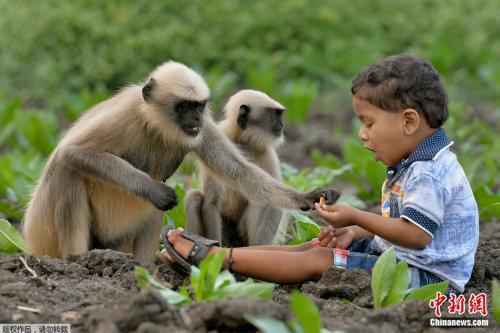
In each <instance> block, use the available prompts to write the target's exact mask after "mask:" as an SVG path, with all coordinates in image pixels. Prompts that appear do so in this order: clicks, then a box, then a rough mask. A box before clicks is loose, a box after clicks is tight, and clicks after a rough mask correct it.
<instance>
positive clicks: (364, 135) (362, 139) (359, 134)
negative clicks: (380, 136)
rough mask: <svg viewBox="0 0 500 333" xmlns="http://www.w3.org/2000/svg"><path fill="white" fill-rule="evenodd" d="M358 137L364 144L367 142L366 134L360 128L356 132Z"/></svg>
mask: <svg viewBox="0 0 500 333" xmlns="http://www.w3.org/2000/svg"><path fill="white" fill-rule="evenodd" d="M358 137H359V138H360V140H361V141H363V142H365V141H367V140H368V135H367V134H366V131H365V128H364V127H363V126H361V127H360V128H359V131H358Z"/></svg>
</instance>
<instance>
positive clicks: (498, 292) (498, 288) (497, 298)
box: [491, 280, 500, 324]
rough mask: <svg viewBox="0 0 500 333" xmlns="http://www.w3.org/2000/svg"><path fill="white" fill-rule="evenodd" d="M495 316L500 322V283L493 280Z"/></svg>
mask: <svg viewBox="0 0 500 333" xmlns="http://www.w3.org/2000/svg"><path fill="white" fill-rule="evenodd" d="M491 289H492V290H491V294H492V300H491V302H492V308H493V318H495V320H496V321H497V323H499V324H500V284H499V283H498V281H497V280H493V282H492V287H491Z"/></svg>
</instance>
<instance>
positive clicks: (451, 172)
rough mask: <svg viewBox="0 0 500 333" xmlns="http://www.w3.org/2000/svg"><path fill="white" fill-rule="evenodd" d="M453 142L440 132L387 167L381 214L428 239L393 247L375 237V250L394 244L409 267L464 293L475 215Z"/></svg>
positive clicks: (474, 246)
mask: <svg viewBox="0 0 500 333" xmlns="http://www.w3.org/2000/svg"><path fill="white" fill-rule="evenodd" d="M452 144H453V142H450V141H449V140H448V137H447V136H446V133H445V131H444V129H442V128H440V129H438V130H437V131H436V132H434V133H433V134H432V135H431V136H429V137H428V138H426V139H425V140H424V141H422V142H421V143H420V144H419V145H418V146H417V148H416V149H415V151H414V152H413V153H411V154H410V155H409V156H408V158H407V159H404V160H402V161H401V162H400V163H398V165H396V166H395V167H390V168H388V169H387V179H386V181H385V182H384V185H383V186H382V203H381V205H382V215H383V216H386V217H394V218H402V219H404V220H406V221H408V222H410V223H413V224H415V225H416V226H417V227H419V228H420V229H422V230H423V231H424V232H426V233H427V234H429V236H431V238H432V240H431V242H430V243H429V244H428V245H427V246H426V247H425V248H423V249H420V250H414V249H408V248H405V247H402V246H396V245H394V244H392V243H390V242H388V241H386V240H384V239H383V238H381V237H378V236H375V238H374V242H373V243H374V245H375V247H376V248H378V250H379V251H384V250H386V249H388V248H389V247H390V246H394V248H395V250H396V256H397V257H398V258H399V259H401V260H405V261H406V262H408V264H410V265H412V266H415V267H418V268H421V269H424V270H426V271H429V272H431V273H433V274H435V275H437V276H438V277H440V278H442V279H445V280H448V281H449V282H450V285H451V286H452V287H454V288H455V289H457V290H459V291H461V292H462V291H463V290H464V287H465V284H466V283H467V282H468V281H469V279H470V276H471V274H472V269H473V267H474V256H475V253H476V250H477V246H478V242H479V214H478V207H477V204H476V200H475V199H474V194H473V193H472V190H471V187H470V184H469V181H468V180H467V177H466V176H465V173H464V171H463V169H462V166H461V165H460V163H459V162H458V160H457V158H456V156H455V154H454V153H453V152H451V151H450V150H449V147H450V146H451V145H452Z"/></svg>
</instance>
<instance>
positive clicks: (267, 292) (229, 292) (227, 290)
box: [214, 279, 276, 299]
mask: <svg viewBox="0 0 500 333" xmlns="http://www.w3.org/2000/svg"><path fill="white" fill-rule="evenodd" d="M275 286H276V285H275V284H274V283H269V282H254V281H253V280H252V279H247V280H245V281H244V282H236V283H233V284H229V285H226V286H224V287H223V288H220V289H219V290H217V291H216V292H215V296H214V298H237V297H252V298H261V299H271V297H272V295H273V290H274V288H275Z"/></svg>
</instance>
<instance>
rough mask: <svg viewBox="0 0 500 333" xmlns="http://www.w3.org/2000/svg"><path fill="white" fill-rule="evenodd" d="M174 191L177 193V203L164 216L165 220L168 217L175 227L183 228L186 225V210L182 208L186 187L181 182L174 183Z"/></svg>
mask: <svg viewBox="0 0 500 333" xmlns="http://www.w3.org/2000/svg"><path fill="white" fill-rule="evenodd" d="M175 193H176V194H177V200H178V202H179V203H178V204H177V206H175V207H174V208H172V209H171V210H169V211H168V212H167V213H165V216H166V217H167V220H168V219H170V220H171V221H172V222H173V223H172V224H173V225H175V227H176V228H184V227H185V225H186V211H185V209H184V198H185V196H186V189H185V188H184V185H183V184H181V183H177V184H175Z"/></svg>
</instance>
